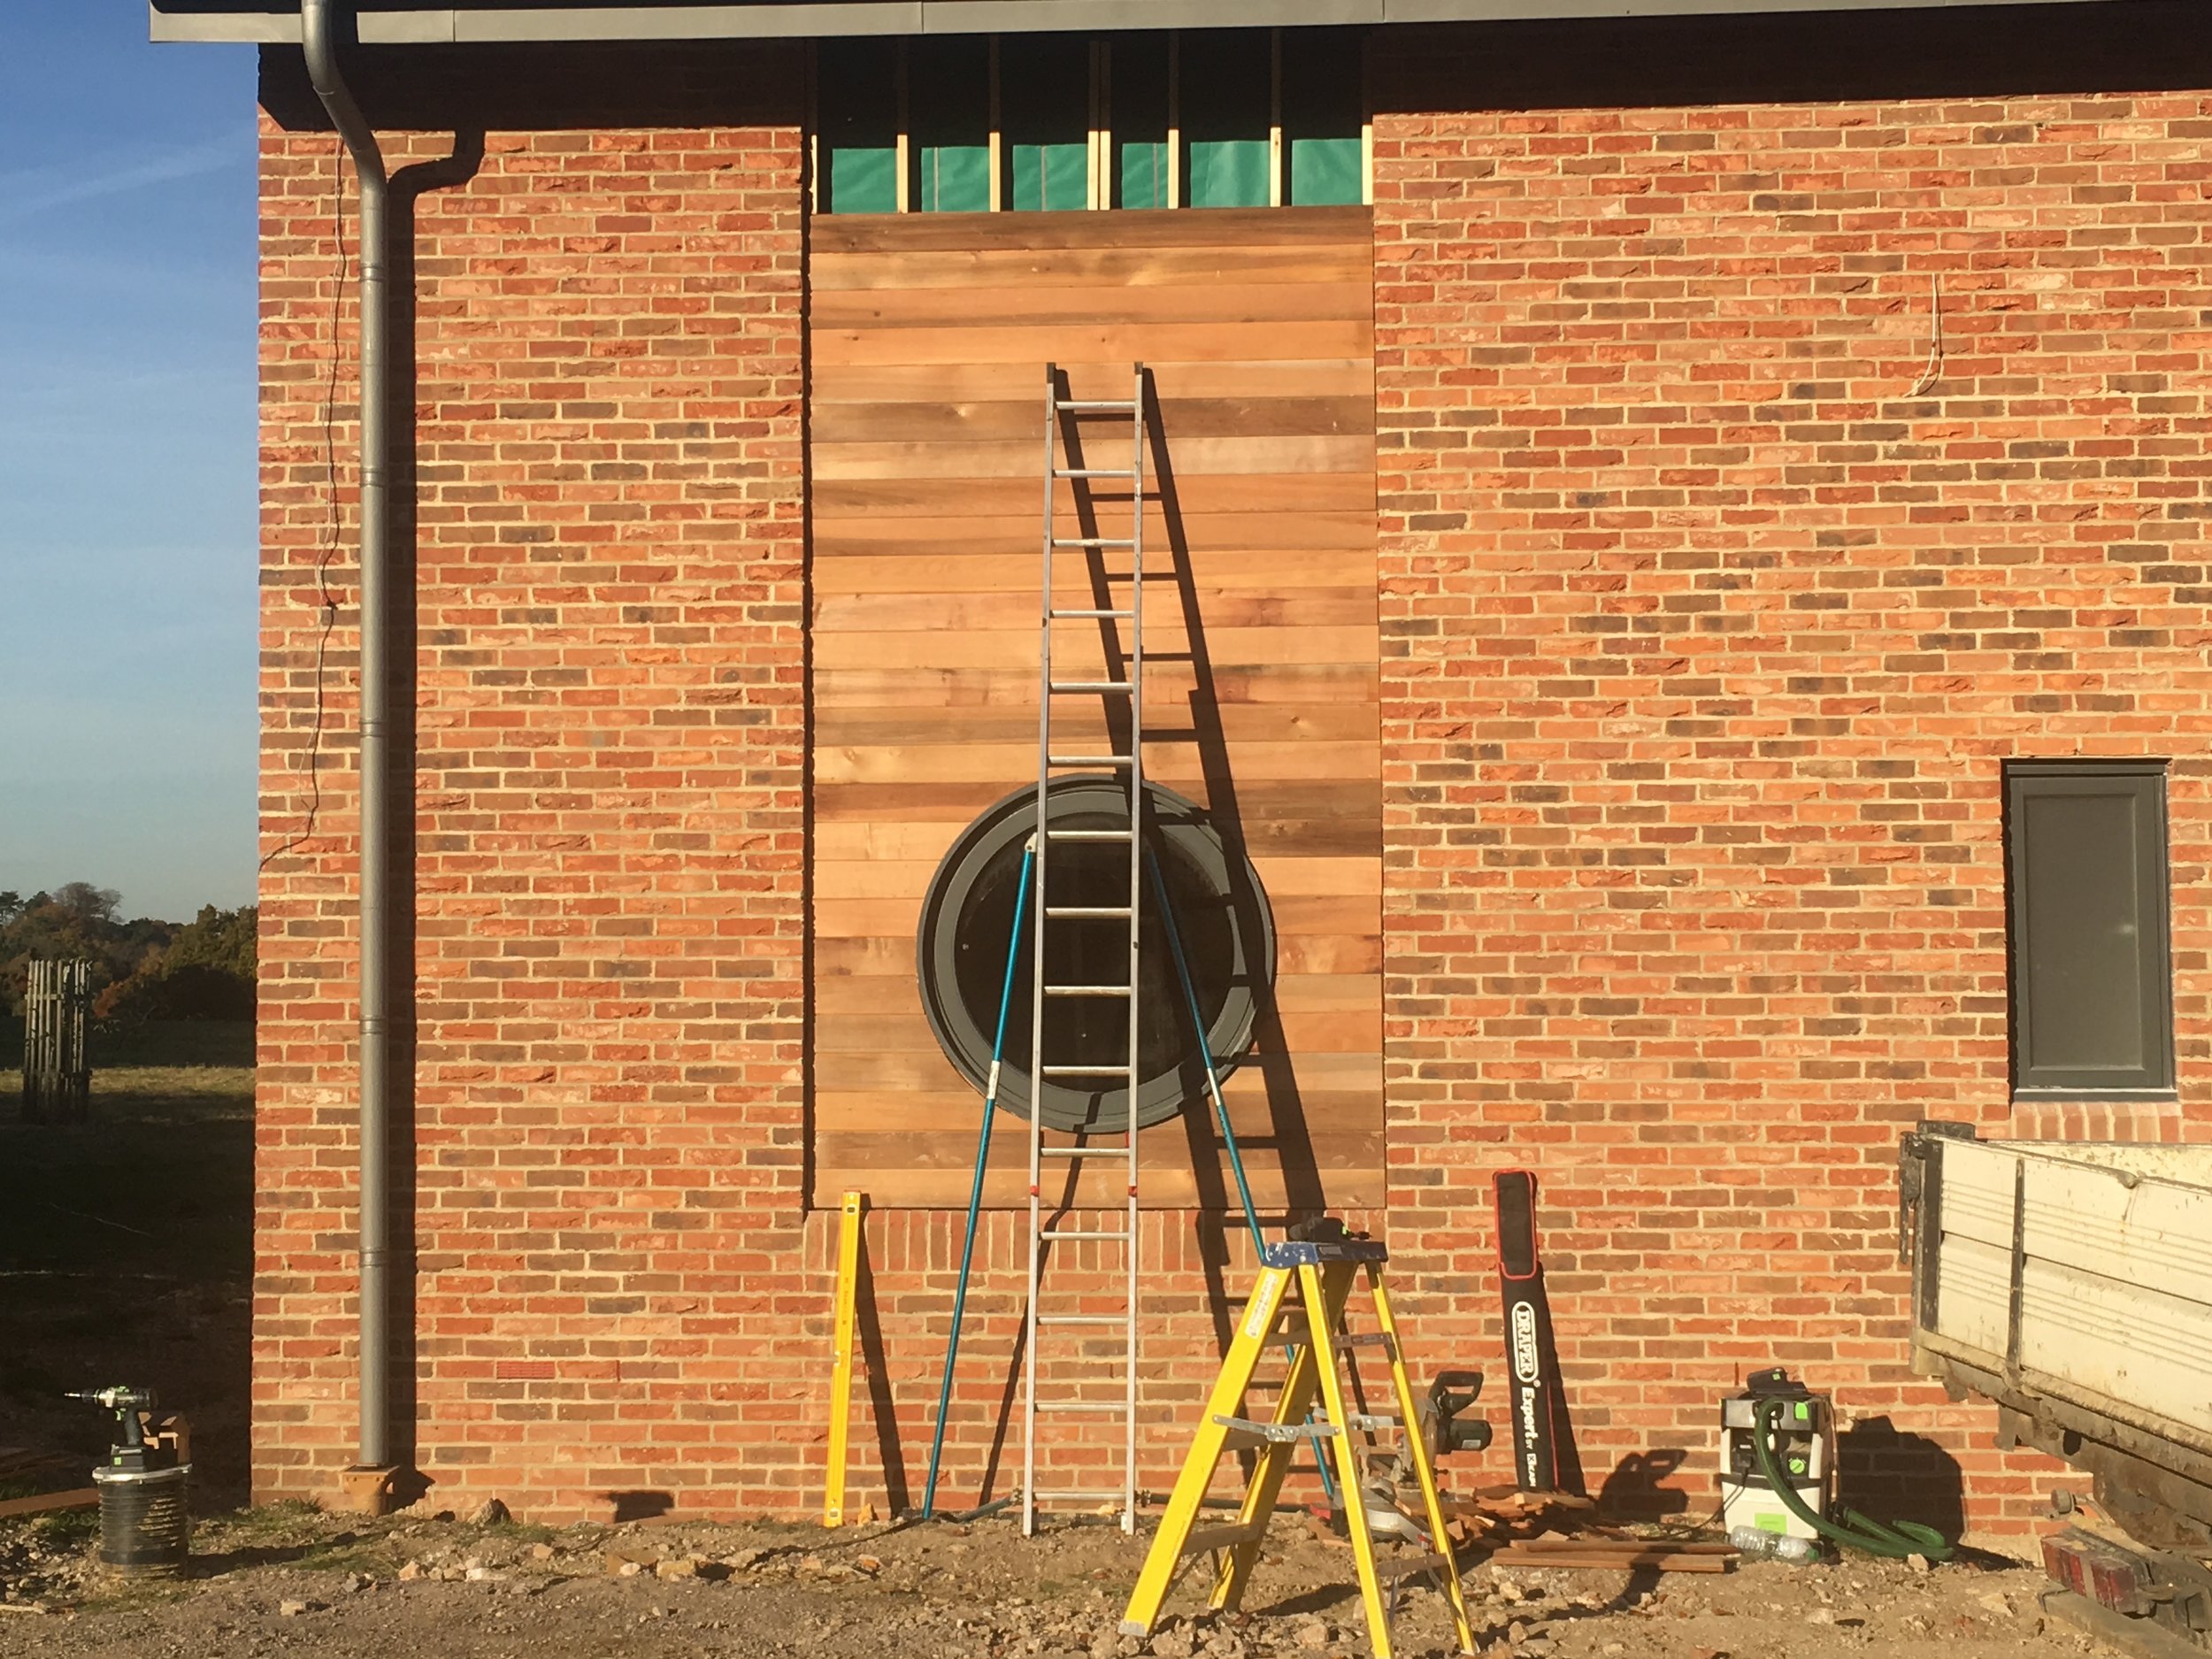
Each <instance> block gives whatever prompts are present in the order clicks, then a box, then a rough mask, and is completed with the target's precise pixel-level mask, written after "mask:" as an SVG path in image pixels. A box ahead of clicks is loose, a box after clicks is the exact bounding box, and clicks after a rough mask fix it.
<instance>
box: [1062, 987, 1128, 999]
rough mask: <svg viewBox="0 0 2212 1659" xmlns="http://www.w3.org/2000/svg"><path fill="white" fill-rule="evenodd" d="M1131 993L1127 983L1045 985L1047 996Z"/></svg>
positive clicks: (1120, 994) (1123, 994)
mask: <svg viewBox="0 0 2212 1659" xmlns="http://www.w3.org/2000/svg"><path fill="white" fill-rule="evenodd" d="M1129 994H1130V987H1128V986H1125V985H1048V986H1047V987H1045V995H1047V996H1127V995H1129Z"/></svg>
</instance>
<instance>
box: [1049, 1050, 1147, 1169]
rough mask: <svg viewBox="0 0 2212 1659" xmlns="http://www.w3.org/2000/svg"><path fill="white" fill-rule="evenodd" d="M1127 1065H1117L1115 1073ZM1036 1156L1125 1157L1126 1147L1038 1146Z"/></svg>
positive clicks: (1126, 1068)
mask: <svg viewBox="0 0 2212 1659" xmlns="http://www.w3.org/2000/svg"><path fill="white" fill-rule="evenodd" d="M1128 1070H1129V1068H1128V1067H1127V1066H1117V1067H1116V1068H1115V1071H1116V1074H1117V1075H1121V1074H1125V1073H1126V1072H1127V1071H1128ZM1037 1156H1039V1157H1043V1158H1125V1157H1127V1156H1129V1148H1127V1147H1039V1148H1037Z"/></svg>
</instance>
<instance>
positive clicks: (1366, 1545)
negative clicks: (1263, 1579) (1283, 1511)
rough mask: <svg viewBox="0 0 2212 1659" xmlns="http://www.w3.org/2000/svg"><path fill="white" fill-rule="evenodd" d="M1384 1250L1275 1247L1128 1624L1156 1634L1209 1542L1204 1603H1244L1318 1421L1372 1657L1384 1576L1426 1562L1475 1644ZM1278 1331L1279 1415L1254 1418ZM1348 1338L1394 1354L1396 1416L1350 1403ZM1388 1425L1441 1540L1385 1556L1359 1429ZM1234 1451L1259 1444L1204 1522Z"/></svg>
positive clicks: (1382, 1640)
mask: <svg viewBox="0 0 2212 1659" xmlns="http://www.w3.org/2000/svg"><path fill="white" fill-rule="evenodd" d="M1389 1259H1390V1254H1389V1252H1388V1250H1386V1248H1384V1247H1383V1246H1382V1245H1380V1244H1379V1243H1376V1242H1374V1241H1372V1240H1366V1239H1355V1238H1343V1239H1330V1240H1291V1241H1289V1242H1286V1243H1282V1244H1271V1245H1269V1246H1268V1247H1267V1249H1266V1253H1265V1256H1264V1257H1263V1263H1264V1264H1263V1267H1262V1269H1261V1271H1260V1279H1259V1284H1258V1286H1256V1288H1255V1289H1254V1290H1253V1292H1252V1299H1251V1301H1249V1302H1247V1303H1246V1304H1245V1308H1244V1313H1243V1316H1242V1317H1240V1319H1239V1320H1238V1321H1237V1327H1236V1336H1235V1338H1234V1340H1232V1341H1231V1343H1230V1344H1229V1352H1228V1355H1227V1356H1226V1357H1225V1358H1224V1359H1223V1361H1222V1363H1221V1375H1220V1377H1219V1378H1218V1379H1217V1380H1216V1381H1215V1383H1214V1387H1213V1394H1212V1395H1211V1396H1210V1398H1209V1399H1208V1400H1207V1402H1206V1414H1205V1418H1204V1421H1203V1422H1202V1424H1201V1425H1200V1427H1199V1430H1198V1435H1197V1438H1196V1439H1195V1440H1193V1441H1192V1443H1191V1448H1190V1455H1189V1456H1188V1457H1187V1459H1186V1460H1185V1461H1184V1463H1183V1472H1182V1473H1181V1474H1180V1475H1179V1477H1177V1479H1176V1482H1175V1491H1174V1493H1173V1494H1172V1495H1171V1497H1170V1498H1169V1499H1168V1503H1167V1512H1166V1514H1165V1515H1164V1516H1163V1517H1161V1520H1160V1530H1159V1532H1157V1533H1156V1535H1155V1536H1154V1538H1153V1540H1152V1549H1151V1553H1150V1554H1148V1555H1147V1556H1146V1557H1145V1563H1144V1571H1142V1572H1141V1573H1140V1574H1139V1575H1138V1577H1137V1587H1136V1589H1135V1590H1134V1591H1133V1592H1132V1593H1131V1594H1130V1597H1129V1607H1128V1610H1127V1611H1126V1612H1125V1614H1124V1615H1123V1617H1122V1621H1121V1632H1122V1634H1123V1635H1125V1636H1138V1637H1145V1636H1149V1635H1150V1634H1151V1633H1152V1626H1153V1624H1155V1622H1156V1621H1157V1619H1158V1618H1159V1617H1160V1604H1161V1602H1163V1601H1165V1600H1166V1599H1167V1594H1168V1591H1169V1590H1170V1589H1171V1587H1172V1586H1173V1585H1174V1583H1175V1580H1176V1579H1177V1578H1179V1576H1180V1575H1181V1572H1182V1569H1183V1566H1184V1564H1185V1563H1186V1562H1187V1561H1188V1560H1189V1559H1190V1558H1191V1557H1192V1556H1194V1555H1202V1554H1208V1553H1210V1554H1212V1555H1214V1556H1215V1563H1216V1564H1215V1576H1214V1587H1213V1595H1212V1598H1211V1600H1210V1601H1209V1603H1208V1605H1209V1606H1210V1607H1213V1608H1216V1609H1224V1610H1226V1609H1233V1608H1235V1607H1236V1606H1237V1604H1238V1602H1239V1601H1240V1599H1241V1598H1242V1596H1243V1594H1244V1587H1245V1586H1246V1584H1247V1583H1248V1582H1249V1581H1250V1578H1251V1576H1252V1568H1253V1565H1254V1564H1255V1563H1256V1562H1257V1561H1258V1560H1259V1555H1260V1544H1261V1541H1262V1540H1263V1539H1264V1538H1265V1537H1266V1535H1267V1523H1268V1517H1270V1516H1271V1515H1272V1514H1273V1513H1274V1509H1275V1500H1276V1496H1277V1494H1279V1492H1280V1491H1281V1489H1282V1484H1283V1477H1284V1476H1285V1475H1286V1474H1287V1473H1288V1472H1289V1471H1290V1460H1291V1455H1292V1454H1293V1453H1294V1451H1295V1449H1296V1448H1297V1446H1298V1444H1299V1442H1301V1441H1302V1440H1305V1439H1307V1437H1308V1436H1309V1435H1310V1434H1313V1433H1316V1432H1317V1433H1319V1434H1320V1435H1321V1437H1322V1438H1324V1439H1325V1440H1327V1441H1328V1442H1329V1443H1330V1444H1331V1445H1332V1446H1333V1447H1334V1448H1335V1450H1334V1453H1333V1457H1334V1460H1335V1463H1336V1467H1337V1473H1338V1490H1339V1493H1340V1496H1341V1500H1342V1502H1343V1505H1344V1518H1345V1522H1346V1524H1347V1525H1348V1528H1349V1530H1350V1532H1351V1535H1352V1556H1353V1559H1354V1560H1355V1561H1356V1562H1357V1563H1358V1564H1359V1587H1360V1595H1361V1598H1362V1599H1363V1601H1365V1603H1366V1606H1367V1632H1368V1636H1369V1638H1370V1640H1371V1642H1372V1643H1373V1646H1374V1650H1375V1659H1391V1647H1390V1621H1389V1609H1388V1605H1387V1602H1386V1598H1385V1596H1384V1594H1383V1588H1382V1586H1383V1584H1384V1582H1385V1581H1386V1580H1388V1581H1391V1582H1395V1581H1396V1580H1398V1579H1401V1578H1410V1577H1412V1576H1414V1575H1415V1574H1417V1573H1422V1572H1434V1573H1436V1574H1437V1575H1438V1576H1439V1577H1440V1578H1441V1580H1442V1582H1443V1586H1444V1593H1445V1595H1446V1597H1447V1598H1448V1600H1449V1601H1450V1602H1451V1608H1452V1623H1453V1625H1454V1627H1455V1630H1456V1632H1457V1633H1458V1636H1459V1650H1460V1652H1462V1653H1465V1654H1471V1653H1473V1652H1474V1651H1475V1643H1474V1632H1473V1631H1472V1630H1471V1628H1470V1626H1469V1624H1468V1622H1467V1603H1466V1600H1465V1598H1464V1597H1463V1595H1462V1594H1461V1591H1460V1586H1459V1566H1458V1563H1456V1562H1455V1560H1454V1559H1453V1557H1452V1540H1451V1535H1450V1533H1448V1532H1446V1531H1445V1527H1444V1510H1443V1505H1442V1503H1441V1502H1440V1501H1439V1499H1438V1497H1437V1491H1436V1471H1435V1470H1434V1469H1433V1468H1432V1466H1431V1464H1430V1462H1429V1452H1428V1448H1427V1447H1426V1445H1425V1443H1424V1440H1425V1437H1424V1435H1423V1434H1422V1432H1421V1419H1420V1417H1419V1415H1418V1409H1417V1407H1416V1405H1415V1403H1414V1398H1413V1385H1412V1384H1411V1383H1410V1382H1409V1381H1408V1380H1407V1379H1406V1365H1405V1356H1404V1354H1403V1352H1402V1350H1401V1348H1400V1346H1399V1342H1398V1325H1397V1321H1396V1320H1395V1319H1394V1318H1393V1317H1392V1316H1391V1312H1390V1294H1389V1292H1388V1291H1387V1290H1386V1288H1385V1287H1384V1285H1383V1275H1382V1265H1383V1263H1385V1262H1386V1261H1388V1260H1389ZM1362 1272H1364V1273H1365V1275H1366V1279H1367V1286H1368V1289H1369V1292H1370V1293H1371V1295H1372V1296H1373V1298H1374V1304H1375V1323H1376V1326H1377V1329H1376V1330H1375V1331H1374V1332H1373V1333H1370V1334H1366V1335H1363V1336H1356V1337H1347V1336H1345V1335H1343V1334H1342V1333H1341V1332H1340V1325H1341V1323H1342V1320H1343V1316H1344V1307H1345V1303H1346V1302H1347V1301H1348V1299H1349V1297H1350V1295H1351V1291H1352V1281H1353V1280H1354V1279H1356V1277H1358V1276H1359V1275H1360V1274H1361V1273H1362ZM1277 1344H1284V1345H1286V1347H1287V1348H1288V1351H1289V1355H1290V1371H1289V1374H1288V1375H1287V1376H1286V1378H1285V1379H1284V1380H1283V1386H1282V1391H1281V1393H1280V1394H1279V1395H1278V1396H1277V1398H1276V1402H1275V1410H1274V1413H1273V1415H1272V1417H1270V1418H1269V1419H1267V1420H1266V1421H1258V1420H1256V1419H1253V1418H1249V1417H1245V1416H1244V1415H1243V1411H1244V1396H1245V1393H1246V1391H1247V1390H1248V1388H1250V1387H1251V1386H1252V1374H1253V1372H1254V1371H1256V1369H1257V1368H1258V1365H1259V1363H1260V1360H1261V1358H1262V1356H1263V1355H1265V1354H1267V1353H1269V1352H1270V1351H1271V1349H1272V1348H1274V1347H1275V1346H1276V1345H1277ZM1353 1346H1373V1347H1378V1348H1381V1349H1382V1350H1383V1352H1384V1353H1385V1354H1386V1356H1388V1357H1389V1360H1390V1380H1391V1384H1392V1386H1393V1387H1394V1389H1395V1390H1396V1393H1397V1401H1398V1409H1397V1415H1396V1416H1395V1417H1386V1416H1381V1415H1373V1416H1371V1415H1367V1414H1364V1413H1360V1412H1356V1411H1354V1410H1352V1409H1348V1407H1347V1405H1346V1403H1345V1394H1346V1387H1345V1378H1344V1375H1343V1372H1342V1370H1341V1368H1340V1364H1339V1359H1340V1356H1341V1355H1342V1354H1343V1353H1344V1351H1345V1350H1346V1349H1347V1348H1350V1347H1353ZM1316 1389H1318V1390H1319V1391H1320V1394H1321V1400H1322V1404H1323V1406H1324V1408H1325V1411H1326V1413H1327V1417H1326V1420H1325V1422H1321V1423H1318V1424H1317V1425H1308V1424H1307V1422H1306V1417H1307V1414H1308V1413H1309V1412H1310V1410H1311V1409H1312V1407H1313V1396H1314V1393H1315V1390H1316ZM1385 1428H1394V1429H1398V1430H1400V1431H1401V1433H1400V1437H1399V1438H1400V1440H1401V1443H1402V1446H1403V1448H1404V1453H1405V1457H1406V1460H1407V1461H1408V1462H1409V1463H1411V1464H1412V1466H1413V1470H1414V1473H1415V1475H1416V1477H1417V1479H1418V1480H1419V1483H1420V1487H1421V1502H1422V1504H1423V1506H1424V1508H1425V1510H1426V1513H1427V1522H1428V1524H1427V1527H1426V1532H1427V1534H1428V1538H1429V1540H1430V1541H1431V1543H1432V1545H1433V1551H1432V1553H1428V1554H1423V1555H1416V1556H1413V1557H1411V1558H1408V1559H1399V1560H1394V1561H1391V1562H1389V1563H1387V1564H1383V1563H1378V1562H1377V1560H1376V1558H1375V1545H1374V1540H1373V1539H1372V1537H1371V1535H1370V1533H1369V1531H1368V1523H1369V1516H1368V1502H1367V1498H1366V1496H1365V1494H1364V1493H1363V1489H1362V1481H1361V1471H1360V1468H1359V1460H1358V1455H1357V1450H1356V1448H1355V1447H1354V1446H1353V1444H1352V1436H1353V1434H1354V1433H1355V1432H1358V1431H1363V1430H1379V1429H1385ZM1232 1451H1252V1452H1256V1454H1257V1455H1256V1458H1255V1460H1254V1462H1253V1464H1252V1471H1251V1479H1250V1481H1249V1483H1248V1485H1247V1486H1246V1488H1245V1493H1244V1502H1243V1504H1242V1506H1241V1507H1240V1509H1239V1510H1238V1512H1237V1518H1236V1519H1235V1520H1234V1521H1233V1522H1232V1523H1229V1524H1227V1525H1209V1526H1198V1525H1195V1523H1196V1521H1197V1518H1198V1509H1199V1505H1200V1503H1201V1502H1202V1501H1203V1500H1204V1498H1205V1496H1206V1488H1207V1487H1208V1486H1210V1484H1211V1483H1212V1481H1213V1475H1214V1466H1215V1465H1216V1463H1218V1462H1219V1461H1220V1459H1221V1455H1222V1454H1223V1453H1224V1452H1232Z"/></svg>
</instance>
